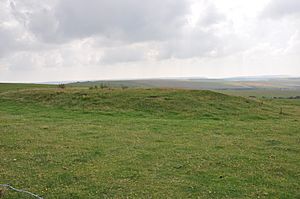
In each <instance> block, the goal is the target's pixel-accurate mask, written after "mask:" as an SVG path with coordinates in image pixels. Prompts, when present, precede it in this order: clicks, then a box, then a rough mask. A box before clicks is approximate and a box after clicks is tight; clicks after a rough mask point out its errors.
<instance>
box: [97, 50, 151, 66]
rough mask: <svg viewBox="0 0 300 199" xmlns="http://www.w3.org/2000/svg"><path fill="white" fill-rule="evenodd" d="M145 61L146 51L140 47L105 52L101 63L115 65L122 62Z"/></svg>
mask: <svg viewBox="0 0 300 199" xmlns="http://www.w3.org/2000/svg"><path fill="white" fill-rule="evenodd" d="M144 59H145V51H144V49H142V48H140V47H132V46H124V47H117V48H109V49H106V50H105V53H104V55H103V56H102V58H101V59H100V62H101V63H105V64H115V63H121V62H136V61H142V60H144Z"/></svg>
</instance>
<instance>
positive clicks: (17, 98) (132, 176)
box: [0, 85, 300, 198]
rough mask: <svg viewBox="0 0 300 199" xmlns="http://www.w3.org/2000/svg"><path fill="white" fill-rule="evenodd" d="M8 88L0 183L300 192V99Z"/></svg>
mask: <svg viewBox="0 0 300 199" xmlns="http://www.w3.org/2000/svg"><path fill="white" fill-rule="evenodd" d="M3 86H4V87H6V85H0V88H1V87H3ZM1 89H2V90H6V92H2V93H0V140H1V142H0V155H1V159H0V165H1V166H0V183H10V184H11V185H13V186H15V187H17V188H22V189H26V190H29V191H31V192H34V193H37V194H40V195H42V196H44V197H45V198H189V197H190V198H197V197H198V198H258V197H260V198H299V197H300V195H299V188H300V183H299V182H300V173H299V172H300V157H299V152H300V147H299V144H300V134H299V121H300V100H264V101H263V102H262V101H260V100H258V99H257V100H250V99H245V98H242V97H234V96H228V95H224V94H219V93H215V92H212V91H187V90H176V89H125V90H122V89H93V90H89V89H78V88H72V89H70V88H69V89H56V88H42V89H41V88H40V89H22V90H18V91H15V90H14V88H13V85H12V86H11V88H9V89H8V88H1ZM1 89H0V90H1ZM8 90H10V91H9V92H7V91H8ZM280 108H282V109H283V114H279V112H280ZM5 198H26V195H24V194H17V193H15V192H13V191H7V193H6V197H5ZM28 198H29V197H28Z"/></svg>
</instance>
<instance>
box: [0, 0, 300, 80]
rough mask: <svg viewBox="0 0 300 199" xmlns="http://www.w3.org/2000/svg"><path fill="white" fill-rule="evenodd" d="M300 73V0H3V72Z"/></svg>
mask: <svg viewBox="0 0 300 199" xmlns="http://www.w3.org/2000/svg"><path fill="white" fill-rule="evenodd" d="M261 75H288V76H300V1H299V0H143V1H140V0H43V1H41V0H0V81H2V82H46V81H74V80H78V81H79V80H101V79H141V78H164V77H208V78H223V77H236V76H261Z"/></svg>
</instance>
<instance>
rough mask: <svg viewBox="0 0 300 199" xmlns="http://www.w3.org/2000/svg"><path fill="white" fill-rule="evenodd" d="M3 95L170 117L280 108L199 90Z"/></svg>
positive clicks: (257, 114)
mask: <svg viewBox="0 0 300 199" xmlns="http://www.w3.org/2000/svg"><path fill="white" fill-rule="evenodd" d="M2 97H3V98H6V99H13V100H15V101H18V102H22V103H37V104H40V105H45V106H52V107H57V108H64V109H71V110H79V111H85V112H101V113H109V114H121V115H122V114H123V115H140V116H159V117H166V118H186V119H188V118H190V119H192V118H198V119H205V118H206V119H219V120H224V119H227V118H232V117H236V118H239V119H251V118H254V119H267V118H271V119H274V118H276V117H278V113H279V111H280V108H279V107H277V108H276V107H272V106H271V105H268V104H263V102H261V101H255V100H250V99H245V98H242V97H234V96H229V95H225V94H221V93H216V92H213V91H196V90H194V91H192V90H176V89H125V90H122V89H93V90H88V89H44V90H41V89H39V90H23V91H17V92H9V93H5V94H2ZM276 109H277V110H276Z"/></svg>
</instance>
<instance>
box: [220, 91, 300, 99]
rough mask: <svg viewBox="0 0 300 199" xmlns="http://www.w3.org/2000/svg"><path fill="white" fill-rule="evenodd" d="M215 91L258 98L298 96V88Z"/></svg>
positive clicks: (299, 92)
mask: <svg viewBox="0 0 300 199" xmlns="http://www.w3.org/2000/svg"><path fill="white" fill-rule="evenodd" d="M216 92H220V93H224V94H228V95H235V96H242V97H249V96H255V97H258V98H262V97H265V98H274V97H277V98H278V97H282V98H288V97H296V96H300V90H217V91H216Z"/></svg>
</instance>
